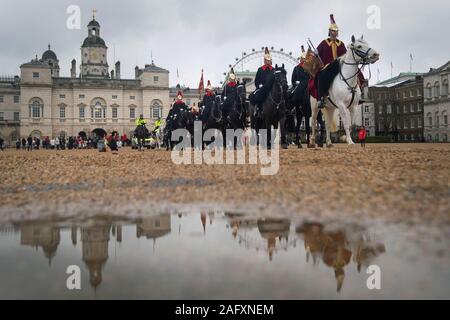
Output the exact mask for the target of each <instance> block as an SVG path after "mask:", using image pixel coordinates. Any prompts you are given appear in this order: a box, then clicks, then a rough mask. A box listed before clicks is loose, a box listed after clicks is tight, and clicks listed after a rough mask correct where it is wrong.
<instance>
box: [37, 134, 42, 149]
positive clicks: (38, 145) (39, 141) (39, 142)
mask: <svg viewBox="0 0 450 320" xmlns="http://www.w3.org/2000/svg"><path fill="white" fill-rule="evenodd" d="M40 146H41V139H39V138H38V137H36V149H37V150H39V147H40Z"/></svg>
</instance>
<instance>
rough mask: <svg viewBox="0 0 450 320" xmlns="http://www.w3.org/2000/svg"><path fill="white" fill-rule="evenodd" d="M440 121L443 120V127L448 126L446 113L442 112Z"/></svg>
mask: <svg viewBox="0 0 450 320" xmlns="http://www.w3.org/2000/svg"><path fill="white" fill-rule="evenodd" d="M442 119H443V120H444V125H448V122H447V121H448V120H447V113H446V112H445V111H443V112H442Z"/></svg>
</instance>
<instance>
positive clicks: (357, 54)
mask: <svg viewBox="0 0 450 320" xmlns="http://www.w3.org/2000/svg"><path fill="white" fill-rule="evenodd" d="M349 47H350V50H351V51H352V53H353V57H354V59H355V61H356V62H360V63H364V64H369V63H375V62H377V61H378V60H379V59H380V54H379V53H378V52H377V51H376V50H375V49H373V48H371V47H370V46H369V44H368V43H367V41H365V40H364V39H363V36H361V38H359V39H355V36H352V43H351V44H350V46H349Z"/></svg>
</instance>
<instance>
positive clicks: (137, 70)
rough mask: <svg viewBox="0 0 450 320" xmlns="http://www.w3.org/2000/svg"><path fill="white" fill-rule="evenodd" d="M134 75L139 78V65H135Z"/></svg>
mask: <svg viewBox="0 0 450 320" xmlns="http://www.w3.org/2000/svg"><path fill="white" fill-rule="evenodd" d="M134 77H135V78H136V79H137V78H138V77H139V67H138V66H136V67H134Z"/></svg>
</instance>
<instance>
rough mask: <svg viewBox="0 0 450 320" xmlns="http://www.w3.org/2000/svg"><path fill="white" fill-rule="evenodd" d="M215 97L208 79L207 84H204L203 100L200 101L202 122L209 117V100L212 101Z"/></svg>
mask: <svg viewBox="0 0 450 320" xmlns="http://www.w3.org/2000/svg"><path fill="white" fill-rule="evenodd" d="M215 98H216V94H215V92H214V90H213V88H212V86H211V81H209V80H208V84H207V86H206V92H205V95H204V96H203V101H202V108H203V110H202V113H201V114H202V115H201V119H202V121H203V123H205V122H206V121H207V120H208V118H209V113H210V112H211V102H212V101H214V99H215Z"/></svg>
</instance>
